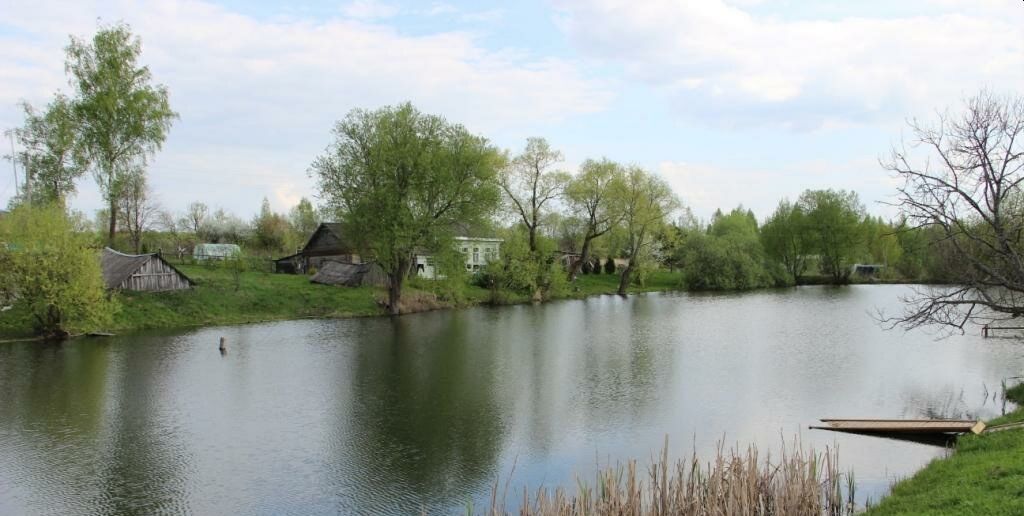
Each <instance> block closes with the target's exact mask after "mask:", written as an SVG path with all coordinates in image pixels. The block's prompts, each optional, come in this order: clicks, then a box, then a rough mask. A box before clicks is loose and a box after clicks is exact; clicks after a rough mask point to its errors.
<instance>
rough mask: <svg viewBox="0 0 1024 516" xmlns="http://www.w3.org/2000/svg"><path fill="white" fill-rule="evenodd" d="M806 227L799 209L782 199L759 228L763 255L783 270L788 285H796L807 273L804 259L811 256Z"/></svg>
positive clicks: (806, 263) (802, 213) (804, 219)
mask: <svg viewBox="0 0 1024 516" xmlns="http://www.w3.org/2000/svg"><path fill="white" fill-rule="evenodd" d="M808 223H809V222H808V220H807V217H806V214H805V213H804V211H803V210H802V209H801V207H800V206H799V205H797V204H792V203H790V202H789V201H788V200H786V199H783V200H782V201H779V206H778V207H777V208H775V212H774V213H772V215H771V216H770V217H768V220H766V221H765V223H764V225H763V226H762V227H761V243H762V245H763V246H764V250H765V253H767V255H768V257H769V258H771V259H772V260H775V261H776V262H778V263H780V264H781V265H782V267H783V268H785V271H786V273H788V275H789V276H790V278H791V281H792V283H797V282H798V281H799V280H800V276H801V275H802V274H803V273H804V272H805V271H806V270H807V266H808V255H809V254H811V253H812V252H813V249H812V248H811V242H812V240H811V237H810V234H809V233H808V228H807V225H808Z"/></svg>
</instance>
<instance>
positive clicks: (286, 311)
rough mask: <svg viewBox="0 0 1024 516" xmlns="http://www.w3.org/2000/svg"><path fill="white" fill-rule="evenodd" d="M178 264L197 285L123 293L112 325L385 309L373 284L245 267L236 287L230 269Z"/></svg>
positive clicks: (354, 313)
mask: <svg viewBox="0 0 1024 516" xmlns="http://www.w3.org/2000/svg"><path fill="white" fill-rule="evenodd" d="M178 268H179V269H180V270H181V272H183V273H185V275H187V276H188V277H189V278H191V279H192V280H193V281H195V283H196V286H195V288H193V289H190V290H183V291H175V292H160V293H142V292H123V293H121V294H120V299H121V312H120V313H118V314H117V316H116V317H115V320H114V327H113V330H115V331H123V330H131V329H144V328H173V327H181V326H207V325H218V324H238V323H247V322H256V321H268V320H281V319H298V318H303V317H353V316H365V315H378V314H380V313H381V309H380V308H379V307H378V306H377V304H376V302H375V300H374V289H372V288H367V287H361V288H340V287H333V286H328V285H319V284H316V283H311V282H310V281H309V278H308V277H307V276H297V275H292V274H271V273H266V272H245V273H242V274H241V275H240V281H239V284H238V288H237V289H236V288H235V287H236V285H235V280H234V276H233V275H232V274H231V273H230V272H227V271H224V270H220V269H216V268H209V267H205V266H201V265H180V266H178Z"/></svg>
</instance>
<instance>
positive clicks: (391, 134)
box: [0, 25, 1024, 328]
mask: <svg viewBox="0 0 1024 516" xmlns="http://www.w3.org/2000/svg"><path fill="white" fill-rule="evenodd" d="M140 53H141V43H140V40H139V38H138V37H136V36H133V35H132V34H131V31H130V29H129V28H128V27H127V26H126V25H113V26H103V27H101V28H100V29H99V30H98V32H97V33H96V34H95V36H94V37H93V38H92V39H91V40H84V39H80V38H75V37H72V38H71V40H70V43H69V45H68V47H67V48H66V55H65V69H66V71H67V73H68V78H69V84H70V85H71V86H72V87H73V94H72V95H71V96H65V95H64V94H62V93H57V94H55V96H54V98H53V100H52V101H51V102H50V103H49V104H48V105H47V106H46V107H45V108H44V109H42V110H37V109H36V108H34V107H33V106H30V105H28V104H23V106H22V107H23V111H24V115H25V122H24V125H23V126H22V127H20V128H18V129H16V130H14V136H15V137H16V139H17V140H18V142H19V143H20V146H21V150H20V151H19V152H17V153H15V155H14V156H11V159H14V160H16V161H17V162H18V163H20V164H22V165H23V169H24V171H25V178H26V180H25V188H24V190H23V191H22V192H20V193H19V195H18V196H17V197H16V198H15V199H13V200H12V203H11V204H12V207H13V208H15V209H14V210H13V213H12V214H11V215H9V216H8V217H7V218H6V220H5V221H4V224H3V227H0V237H2V238H3V242H5V244H4V245H3V246H0V253H2V254H0V260H3V261H4V265H5V266H6V267H9V268H10V270H18V271H21V272H20V273H18V274H10V275H4V278H3V284H2V285H0V294H2V295H3V296H4V297H5V298H6V299H7V300H10V299H12V298H20V299H27V298H28V296H30V295H33V294H32V293H33V292H36V291H42V289H37V288H36V287H34V286H31V285H32V283H31V281H34V280H35V279H39V278H41V277H46V276H47V274H49V275H50V277H51V279H53V278H56V277H60V278H62V279H61V281H74V280H75V278H74V277H66V275H64V276H61V275H60V274H63V273H58V272H56V271H53V270H48V269H46V268H45V267H44V264H54V265H53V267H56V264H59V263H61V261H62V260H64V261H72V262H75V263H79V262H80V263H83V264H84V263H86V262H87V260H86V259H85V258H83V257H84V256H87V254H88V252H89V251H88V250H87V249H86V247H88V245H89V243H88V242H86V241H84V240H81V239H80V238H79V237H77V236H76V237H74V238H63V237H57V236H55V235H56V234H57V233H59V232H61V231H67V232H70V233H73V234H75V235H82V234H83V231H84V230H85V229H86V226H87V225H86V224H85V223H84V221H83V220H82V219H83V217H81V216H72V215H73V214H69V213H68V211H67V209H66V199H67V197H68V196H70V195H73V194H74V192H75V184H76V181H77V180H79V179H80V178H81V177H82V176H84V175H85V174H86V173H88V172H91V173H92V176H93V178H94V179H95V181H96V182H97V185H98V186H99V187H100V190H101V192H102V193H103V195H104V199H105V202H106V207H105V208H104V209H103V210H101V211H100V213H98V214H97V222H98V224H97V225H100V226H102V228H103V229H102V230H101V232H102V233H103V236H102V239H103V240H105V241H106V242H107V243H108V245H112V244H114V242H115V239H116V238H117V237H118V236H122V237H123V238H126V239H127V240H128V242H129V244H130V245H131V246H132V247H133V248H134V249H135V250H136V251H139V250H142V248H143V247H145V245H146V241H147V238H148V239H149V240H150V241H151V242H154V243H156V244H157V245H163V242H168V241H170V242H173V244H174V246H175V247H181V243H182V242H188V241H189V239H192V241H193V242H197V241H215V242H216V241H220V242H225V241H226V242H235V243H243V244H245V245H246V246H247V247H248V248H250V249H257V250H261V251H262V252H264V253H266V254H274V253H279V252H289V251H293V250H294V249H295V248H296V247H297V246H298V245H300V244H301V243H302V242H303V241H304V240H305V238H306V237H308V235H309V233H311V232H312V230H313V228H315V226H316V224H317V223H318V222H319V220H320V219H321V218H323V219H331V220H335V221H339V222H341V223H342V224H343V225H344V227H345V234H346V236H347V238H348V239H349V244H351V245H353V246H354V247H356V248H357V249H358V250H359V252H360V254H361V255H362V256H365V257H369V258H372V259H373V260H375V261H376V262H377V263H378V264H379V265H380V266H381V267H382V268H383V269H384V270H385V272H386V273H387V276H388V283H389V287H388V309H389V311H390V312H391V313H400V312H401V296H402V292H403V287H404V285H405V283H406V280H407V279H408V278H409V277H410V271H411V270H412V266H413V260H414V257H415V256H416V255H417V254H421V253H424V252H428V253H430V252H432V253H437V254H438V255H439V258H443V259H442V260H441V262H442V271H441V272H442V275H445V276H447V277H449V278H456V279H459V280H460V281H462V280H467V279H468V278H465V277H464V276H465V275H464V274H463V273H464V271H463V266H464V260H462V261H460V257H459V256H457V255H456V256H454V257H453V256H450V255H451V253H450V252H449V251H448V250H451V249H452V245H451V244H452V238H453V237H454V236H456V235H457V234H464V233H467V232H470V233H475V234H478V235H483V234H487V235H496V236H500V237H502V238H503V239H504V243H503V246H502V253H501V256H500V258H499V259H498V260H494V261H492V262H491V263H489V264H488V265H487V266H486V267H485V269H484V270H483V271H481V273H480V274H478V275H476V276H475V278H474V281H476V282H478V283H479V284H480V285H482V286H485V287H488V288H491V289H492V290H493V291H495V292H500V291H515V292H520V293H526V294H529V295H530V296H531V297H533V298H534V299H536V300H543V299H547V298H550V297H552V296H553V295H557V294H558V293H559V292H561V291H564V290H565V289H570V288H572V285H573V282H574V281H576V279H577V278H578V276H579V275H580V274H583V273H586V272H588V271H595V270H602V269H604V268H607V264H608V262H609V259H611V258H621V259H622V266H621V267H619V268H616V269H615V273H616V274H618V276H619V278H618V291H619V293H622V294H624V293H626V291H627V290H628V288H629V287H630V285H631V284H634V283H641V284H642V283H643V282H644V280H645V277H646V276H647V274H648V273H649V272H650V271H652V270H654V269H658V268H665V269H669V270H673V271H678V272H679V273H680V276H679V277H680V287H685V288H691V289H748V288H758V287H765V286H783V285H792V284H797V283H802V282H809V281H810V282H829V283H846V282H848V281H849V280H850V276H851V274H852V272H853V269H852V265H853V264H855V263H870V264H874V265H880V266H882V273H881V274H882V275H883V276H889V277H891V278H902V279H911V280H921V281H940V282H957V283H962V284H964V285H965V286H964V287H963V288H961V289H959V290H955V291H954V294H948V293H935V292H928V293H925V294H921V295H920V296H918V297H917V298H915V299H916V300H917V301H918V302H919V303H920V305H917V308H916V309H915V311H912V312H910V313H908V314H905V315H904V316H903V317H898V318H895V319H893V320H894V321H895V322H896V323H901V322H902V323H908V324H924V323H933V322H939V323H945V324H951V325H959V327H961V328H962V327H963V325H964V324H965V323H966V322H967V321H974V320H977V319H978V318H979V317H983V316H981V315H979V313H980V312H979V311H980V310H982V309H984V310H987V312H985V313H986V314H991V313H993V312H995V313H1000V314H1007V315H1008V316H1010V317H1015V316H1017V315H1020V314H1024V308H1020V303H1019V302H1018V301H1017V299H1018V295H1019V292H1024V287H1020V286H1019V285H1018V284H1019V283H1020V280H1019V278H1020V277H1024V273H1021V272H1020V270H1019V269H1021V265H1020V264H1021V263H1024V260H1021V259H1020V255H1021V252H1020V251H1019V249H1020V247H1019V244H1020V239H1021V236H1022V232H1021V231H1020V228H1021V227H1022V225H1021V223H1020V221H1021V220H1022V218H1021V215H1020V214H1021V206H1024V203H1022V202H1021V199H1022V198H1024V197H1022V196H1021V193H1020V185H1021V182H1022V180H1024V179H1022V178H1021V177H1020V174H1021V173H1024V171H1022V165H1021V161H1022V155H1024V154H1022V153H1021V151H1020V141H1021V138H1019V136H1020V133H1021V131H1022V130H1024V129H1022V127H1024V121H1022V120H1024V116H1022V111H1024V108H1022V102H1021V100H1020V98H1001V97H996V96H994V95H991V94H988V93H984V92H983V93H982V94H981V95H979V96H977V97H975V98H972V99H970V100H969V101H968V102H967V103H966V109H965V111H964V113H962V114H948V113H947V114H946V115H944V116H942V117H940V120H939V122H938V124H937V125H936V126H925V125H923V124H918V123H917V122H914V123H912V125H911V127H912V129H913V131H914V135H915V139H914V140H913V141H911V142H910V144H909V145H906V144H904V145H903V146H899V147H895V148H894V149H893V151H892V154H891V157H890V158H889V159H888V160H886V161H884V162H883V166H884V167H885V168H886V169H888V170H890V171H891V172H893V173H895V174H896V175H898V176H899V177H902V178H903V179H904V181H905V184H904V186H902V187H901V188H900V189H899V190H898V194H899V202H898V204H897V206H898V208H899V209H900V216H899V218H898V219H897V220H894V221H884V220H881V219H879V218H877V217H871V216H869V215H867V211H866V209H865V207H864V206H863V204H862V203H861V202H860V200H859V199H858V198H857V195H856V194H855V193H854V192H850V191H842V190H808V191H805V192H803V193H802V194H801V195H800V196H799V197H798V198H797V199H796V200H795V201H793V202H790V201H789V200H782V201H781V202H780V203H779V205H778V207H777V208H776V210H775V211H774V212H773V213H772V214H771V215H770V216H769V217H768V218H767V219H765V220H764V221H763V223H759V221H758V219H757V218H756V217H755V216H754V214H753V213H752V212H750V211H749V210H745V209H743V208H742V207H738V208H736V209H734V210H732V211H730V212H728V213H723V212H721V211H718V212H716V213H715V214H714V216H713V217H712V218H711V219H710V220H709V221H698V220H696V219H695V218H694V217H693V216H692V214H691V213H690V212H689V211H688V210H687V209H686V208H685V207H684V206H683V205H682V203H681V201H680V199H679V198H678V196H677V195H676V194H675V193H674V192H673V191H672V189H671V188H670V187H669V185H668V184H667V183H666V182H665V180H664V179H663V178H661V177H660V176H658V175H657V174H655V173H652V172H650V171H648V170H645V169H643V168H642V167H639V166H636V165H632V164H622V163H617V162H614V161H612V160H608V159H606V158H597V159H588V160H586V161H584V162H583V163H582V164H581V166H580V167H579V170H577V171H576V172H575V173H570V172H568V171H565V170H562V169H560V168H559V165H560V164H561V162H562V161H563V156H562V154H561V152H559V151H558V150H557V149H555V148H553V147H552V146H551V145H550V143H549V142H547V141H546V140H545V139H543V138H529V139H527V141H526V143H525V145H524V147H523V148H522V149H521V150H520V151H518V152H516V153H513V152H510V151H507V150H503V149H500V148H498V147H496V146H495V145H493V144H492V143H491V142H490V141H489V140H487V139H486V138H485V137H483V136H480V135H476V134H473V133H471V132H470V131H468V130H467V129H466V128H465V127H463V126H462V125H460V124H457V123H452V122H449V121H447V120H446V119H445V118H444V117H442V116H438V115H432V114H427V113H423V112H421V111H419V110H418V109H416V108H415V107H414V106H412V105H411V104H409V103H405V104H400V105H397V106H387V107H382V108H379V109H375V110H366V109H355V110H352V111H351V112H349V113H348V114H347V116H345V117H344V118H343V119H341V120H339V121H338V122H337V123H336V124H335V126H334V129H333V132H332V142H331V143H330V145H329V146H328V147H327V148H326V149H325V151H324V152H323V153H322V154H321V155H320V156H318V157H316V158H315V159H314V160H313V161H312V163H311V165H310V167H309V175H310V176H311V177H312V178H313V179H314V180H315V181H316V185H317V194H318V199H319V201H320V206H319V209H317V208H314V206H313V203H312V202H310V201H308V200H306V199H303V200H302V201H300V203H299V204H298V205H297V206H296V207H295V208H293V209H292V211H291V212H290V213H289V214H287V215H285V214H279V213H275V212H274V211H273V210H272V209H271V208H270V204H269V202H268V201H267V199H264V200H263V202H262V205H261V209H260V211H259V213H258V215H257V216H256V217H254V218H253V219H252V220H251V221H244V220H242V219H240V218H238V217H236V216H234V215H231V214H229V213H227V212H225V211H223V210H219V209H218V210H215V211H212V212H211V210H210V208H209V207H208V206H206V205H204V204H202V203H199V202H196V203H192V204H190V205H189V206H188V208H187V210H186V211H185V212H184V213H181V214H177V215H175V214H172V213H169V212H167V211H165V210H161V209H159V205H158V203H156V202H155V198H154V196H153V195H152V192H151V190H150V188H149V186H148V183H147V173H146V164H147V162H148V160H149V159H151V158H152V156H153V155H154V154H155V153H156V152H157V151H158V150H159V149H160V147H161V145H162V144H163V142H164V140H165V139H166V135H167V133H168V131H169V129H170V127H171V124H172V123H173V121H174V120H175V119H177V117H178V115H177V113H175V112H174V111H173V110H172V109H171V108H170V104H169V95H168V90H167V88H166V87H165V86H163V85H160V84H154V82H153V79H152V77H151V74H150V72H149V70H148V68H147V67H146V66H144V65H141V64H139V62H138V61H139V56H140ZM915 150H916V151H919V152H917V153H915ZM929 154H930V156H929ZM929 157H933V158H934V157H937V158H938V160H936V162H937V163H939V164H940V165H938V166H931V165H930V163H932V161H930V160H929ZM922 163H924V165H921V164H922ZM53 207H56V208H53ZM26 213H29V214H34V215H26ZM54 217H57V218H61V217H62V219H61V220H51V219H53V218H54ZM37 233H38V234H47V235H49V238H50V239H51V240H53V241H54V246H53V250H54V252H55V253H64V254H63V255H57V254H55V255H53V256H49V257H47V258H46V259H42V258H40V255H33V254H32V253H30V252H28V251H27V250H28V249H37V250H38V252H40V253H42V252H44V251H43V250H44V249H46V248H47V247H46V244H45V243H44V242H45V241H46V239H39V238H36V237H35V236H33V235H36V234H37ZM168 239H169V240H168ZM19 249H23V250H25V251H24V252H19ZM76 253H77V254H76ZM30 256H31V257H32V258H31V259H30V258H28V257H30ZM598 257H603V260H604V261H603V263H602V261H601V260H599V259H598ZM23 259H24V260H26V261H24V262H22V261H21V260H23ZM33 260H34V261H33ZM19 264H21V265H19ZM613 265H614V264H613ZM19 267H21V268H20V269H19ZM69 270H77V269H75V268H70V269H69ZM51 273H52V274H51ZM30 276H32V278H30ZM88 276H89V277H90V278H91V277H92V276H93V275H92V274H91V273H90V274H89V275H88ZM83 277H84V276H83ZM94 283H95V282H94V281H92V280H89V283H88V284H89V285H93V284H94ZM996 287H998V289H996ZM89 288H92V287H89ZM994 289H995V290H994ZM941 292H946V291H941ZM51 297H54V298H56V297H62V296H59V295H57V294H54V295H53V296H51ZM77 297H78V298H80V299H83V300H87V299H92V298H93V297H94V296H92V295H77ZM47 303H49V304H47ZM41 306H43V307H44V308H41V309H40V310H42V312H41V314H42V315H40V316H39V320H40V321H44V322H40V324H41V325H42V326H48V325H50V326H52V324H53V321H58V322H60V321H62V320H64V319H65V317H64V315H62V314H71V313H75V312H74V310H73V309H70V308H67V309H65V308H60V307H59V306H58V303H57V302H55V301H52V302H51V301H46V302H43V305H41ZM964 307H966V310H967V315H963V314H962V313H961V312H960V309H961V308H964ZM975 310H979V311H975ZM47 311H49V312H50V313H49V314H47V313H46V312H47ZM986 317H990V318H991V316H990V315H986ZM46 321H48V322H46Z"/></svg>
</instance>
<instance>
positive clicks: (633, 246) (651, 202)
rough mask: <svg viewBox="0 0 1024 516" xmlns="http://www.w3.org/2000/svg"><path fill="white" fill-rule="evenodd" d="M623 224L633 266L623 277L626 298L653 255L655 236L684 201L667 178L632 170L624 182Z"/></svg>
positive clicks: (642, 170) (620, 278) (626, 268)
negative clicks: (651, 253)
mask: <svg viewBox="0 0 1024 516" xmlns="http://www.w3.org/2000/svg"><path fill="white" fill-rule="evenodd" d="M619 195H621V196H622V202H623V213H624V215H623V224H624V226H625V230H626V253H627V254H628V255H629V265H627V266H626V267H625V268H624V269H623V270H622V275H621V276H620V277H619V295H626V292H627V290H628V289H629V282H630V280H631V279H632V275H633V272H634V271H636V270H637V269H638V268H640V266H641V263H642V261H643V260H644V259H645V258H646V257H647V256H648V255H649V254H650V252H651V246H652V245H653V243H654V242H655V237H656V236H657V235H658V234H659V233H660V232H661V231H662V230H664V228H665V225H666V223H667V221H668V220H669V217H670V216H671V214H672V212H674V211H676V210H677V209H679V206H680V202H679V199H678V198H677V197H676V195H675V193H673V192H672V187H670V186H669V185H668V183H666V182H665V180H664V179H662V178H660V177H658V176H656V175H654V174H651V173H650V172H647V171H646V170H644V169H642V168H639V167H630V168H629V170H627V171H626V174H625V176H624V180H623V182H622V191H621V193H620V194H619Z"/></svg>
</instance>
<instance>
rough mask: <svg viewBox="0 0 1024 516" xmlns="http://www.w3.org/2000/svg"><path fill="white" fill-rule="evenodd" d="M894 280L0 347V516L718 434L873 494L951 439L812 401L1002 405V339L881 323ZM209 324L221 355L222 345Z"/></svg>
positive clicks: (531, 482) (395, 477)
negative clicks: (923, 440)
mask: <svg viewBox="0 0 1024 516" xmlns="http://www.w3.org/2000/svg"><path fill="white" fill-rule="evenodd" d="M903 288H904V287H896V286H880V287H855V288H845V289H828V288H801V289H790V290H784V291H764V292H757V293H752V294H744V295H736V294H725V295H722V294H710V295H709V294H702V295H685V294H665V295H648V296H636V297H632V298H628V299H623V298H620V297H616V296H607V297H601V298H594V299H590V300H587V301H585V302H580V301H569V302H557V303H551V304H548V305H543V306H515V307H505V308H497V309H490V308H480V309H473V310H464V311H454V312H437V313H427V314H419V315H414V316H408V317H401V318H397V319H388V318H377V319H358V320H339V321H302V322H287V323H277V324H267V325H252V326H240V327H231V328H210V329H203V330H196V331H189V332H185V333H178V334H173V333H172V334H168V333H160V332H157V333H152V334H143V335H135V336H130V337H123V338H116V339H109V340H81V341H74V342H70V343H66V344H63V345H39V344H7V345H0V513H2V514H46V513H52V514H103V513H124V514H151V513H161V512H171V513H180V512H196V513H216V514H232V513H245V514H283V513H296V514H333V513H339V512H342V513H344V512H356V511H358V512H360V513H371V514H372V513H379V514H388V513H391V514H395V513H410V512H413V513H417V512H420V511H422V510H426V511H428V512H451V511H458V510H459V508H460V507H464V506H465V504H466V503H467V502H469V503H476V504H478V505H479V504H483V503H485V502H486V499H487V497H488V493H489V490H490V486H491V485H493V482H494V480H495V478H496V477H497V476H499V475H502V476H504V475H507V474H508V473H509V472H510V470H511V468H512V464H513V463H515V464H516V471H515V476H514V479H513V483H512V488H513V490H514V491H515V492H518V489H520V488H521V487H522V486H530V487H537V486H539V485H541V484H546V485H556V484H558V485H568V486H572V485H574V482H575V481H574V478H575V477H574V475H576V474H579V475H581V476H583V477H585V478H586V477H588V476H589V475H590V473H591V472H592V471H593V470H594V469H595V468H596V467H597V465H598V463H599V462H605V461H615V460H617V459H624V458H630V457H638V458H641V459H643V458H646V457H649V456H650V454H651V453H652V452H654V451H656V450H657V449H658V448H659V447H660V446H661V443H662V442H663V440H664V438H665V436H666V435H668V436H669V439H670V442H671V443H672V450H673V452H674V453H675V454H676V455H679V454H683V453H688V452H689V451H690V447H691V446H693V447H695V448H696V450H697V452H698V454H707V453H710V452H711V451H712V450H713V448H714V446H715V442H716V441H718V440H720V439H722V438H723V437H724V439H725V440H726V442H727V443H731V442H742V443H748V442H749V443H755V444H758V445H759V446H762V447H765V448H767V449H777V447H778V445H779V443H780V440H781V438H782V437H787V438H788V437H791V436H793V435H796V434H800V435H801V438H802V440H803V442H804V443H805V444H809V445H814V446H817V447H819V448H820V447H824V446H826V445H829V446H831V445H835V444H838V445H839V446H840V455H841V459H842V461H843V464H844V467H852V468H853V469H854V470H855V471H856V474H857V478H858V480H859V481H860V483H861V487H860V490H861V492H863V493H867V494H870V495H872V496H874V497H875V498H877V497H878V495H880V494H881V493H882V492H884V490H885V488H886V487H887V486H888V485H889V483H890V482H891V480H892V479H893V478H894V477H898V476H903V475H906V474H909V473H911V472H913V471H914V470H915V469H916V468H918V467H920V466H921V465H922V464H924V463H926V462H927V461H928V460H930V459H932V458H933V457H936V456H938V455H940V454H941V453H942V451H941V449H938V448H934V447H931V446H925V445H921V444H915V443H906V442H898V441H891V440H885V439H877V438H873V437H865V436H857V435H846V434H835V433H831V432H820V431H807V430H805V429H806V426H807V425H809V424H813V423H815V422H816V421H817V420H818V419H819V418H822V417H935V416H943V417H970V418H974V417H978V418H989V417H993V416H995V415H998V414H999V413H1000V412H1001V411H1002V410H1004V407H1003V401H1002V399H1001V398H1000V397H999V396H998V391H999V389H997V387H996V386H999V385H1000V383H1001V381H1002V380H1003V379H1004V378H1008V377H1013V376H1017V375H1018V371H1019V370H1020V366H1021V365H1022V363H1024V358H1022V356H1021V354H1020V353H1019V352H1018V351H1017V349H1018V348H1017V345H1016V344H1015V343H1014V342H1012V341H1005V340H1002V339H995V340H985V341H982V340H981V339H980V338H978V337H977V336H964V337H953V338H949V339H945V340H941V341H936V340H934V338H933V337H932V336H931V335H928V334H925V333H922V332H911V333H903V332H883V331H881V330H880V329H879V328H878V327H877V326H876V325H875V323H874V321H872V319H871V317H870V316H869V313H870V312H872V311H873V310H874V309H875V308H876V307H881V308H889V309H892V308H894V307H895V308H898V305H897V304H896V303H898V297H899V294H900V293H901V292H902V291H903ZM220 337H225V338H226V339H227V342H228V349H229V352H228V353H227V355H225V356H221V355H220V353H219V351H218V349H217V348H218V343H219V339H220Z"/></svg>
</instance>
